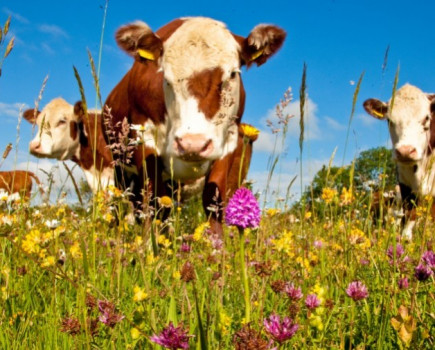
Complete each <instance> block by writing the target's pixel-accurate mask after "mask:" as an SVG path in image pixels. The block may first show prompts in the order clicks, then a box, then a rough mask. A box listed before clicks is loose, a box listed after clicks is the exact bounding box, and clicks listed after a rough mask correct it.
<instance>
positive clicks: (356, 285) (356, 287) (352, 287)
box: [346, 281, 369, 301]
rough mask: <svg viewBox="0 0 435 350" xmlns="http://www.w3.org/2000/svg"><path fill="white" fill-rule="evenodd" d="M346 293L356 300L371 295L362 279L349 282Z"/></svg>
mask: <svg viewBox="0 0 435 350" xmlns="http://www.w3.org/2000/svg"><path fill="white" fill-rule="evenodd" d="M346 294H347V295H348V296H349V297H351V298H352V299H353V300H355V301H356V300H361V299H365V298H367V297H368V296H369V292H368V290H367V287H366V286H365V285H364V283H362V282H360V281H354V282H351V283H349V285H348V286H347V289H346Z"/></svg>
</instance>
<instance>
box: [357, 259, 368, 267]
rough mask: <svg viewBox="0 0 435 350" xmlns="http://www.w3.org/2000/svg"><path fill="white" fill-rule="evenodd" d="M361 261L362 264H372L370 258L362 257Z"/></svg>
mask: <svg viewBox="0 0 435 350" xmlns="http://www.w3.org/2000/svg"><path fill="white" fill-rule="evenodd" d="M359 263H360V264H361V265H362V266H366V265H368V264H370V261H369V260H368V259H366V258H361V259H359Z"/></svg>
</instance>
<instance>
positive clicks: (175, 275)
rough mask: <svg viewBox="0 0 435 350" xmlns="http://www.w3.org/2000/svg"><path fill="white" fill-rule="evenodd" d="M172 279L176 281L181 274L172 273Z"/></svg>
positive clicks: (178, 272)
mask: <svg viewBox="0 0 435 350" xmlns="http://www.w3.org/2000/svg"><path fill="white" fill-rule="evenodd" d="M172 277H174V279H176V280H179V279H180V277H181V273H180V271H174V272H173V273H172Z"/></svg>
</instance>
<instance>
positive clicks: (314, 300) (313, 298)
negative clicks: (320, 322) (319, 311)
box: [305, 294, 320, 310]
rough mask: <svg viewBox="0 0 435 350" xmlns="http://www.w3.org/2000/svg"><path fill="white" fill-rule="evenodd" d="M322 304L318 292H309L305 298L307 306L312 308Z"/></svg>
mask: <svg viewBox="0 0 435 350" xmlns="http://www.w3.org/2000/svg"><path fill="white" fill-rule="evenodd" d="M319 305H320V300H319V298H318V297H317V295H316V294H308V295H307V298H306V299H305V306H306V307H307V308H309V309H310V310H314V309H316V308H317V307H318V306H319Z"/></svg>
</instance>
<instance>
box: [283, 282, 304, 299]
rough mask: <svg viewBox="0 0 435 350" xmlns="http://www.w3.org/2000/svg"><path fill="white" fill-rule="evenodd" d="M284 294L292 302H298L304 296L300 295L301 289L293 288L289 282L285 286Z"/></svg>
mask: <svg viewBox="0 0 435 350" xmlns="http://www.w3.org/2000/svg"><path fill="white" fill-rule="evenodd" d="M284 293H286V294H287V296H288V297H289V298H290V299H291V300H293V301H297V300H300V299H302V297H303V296H304V295H303V294H302V289H301V287H295V286H294V285H293V283H290V282H288V283H286V284H285V287H284Z"/></svg>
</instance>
